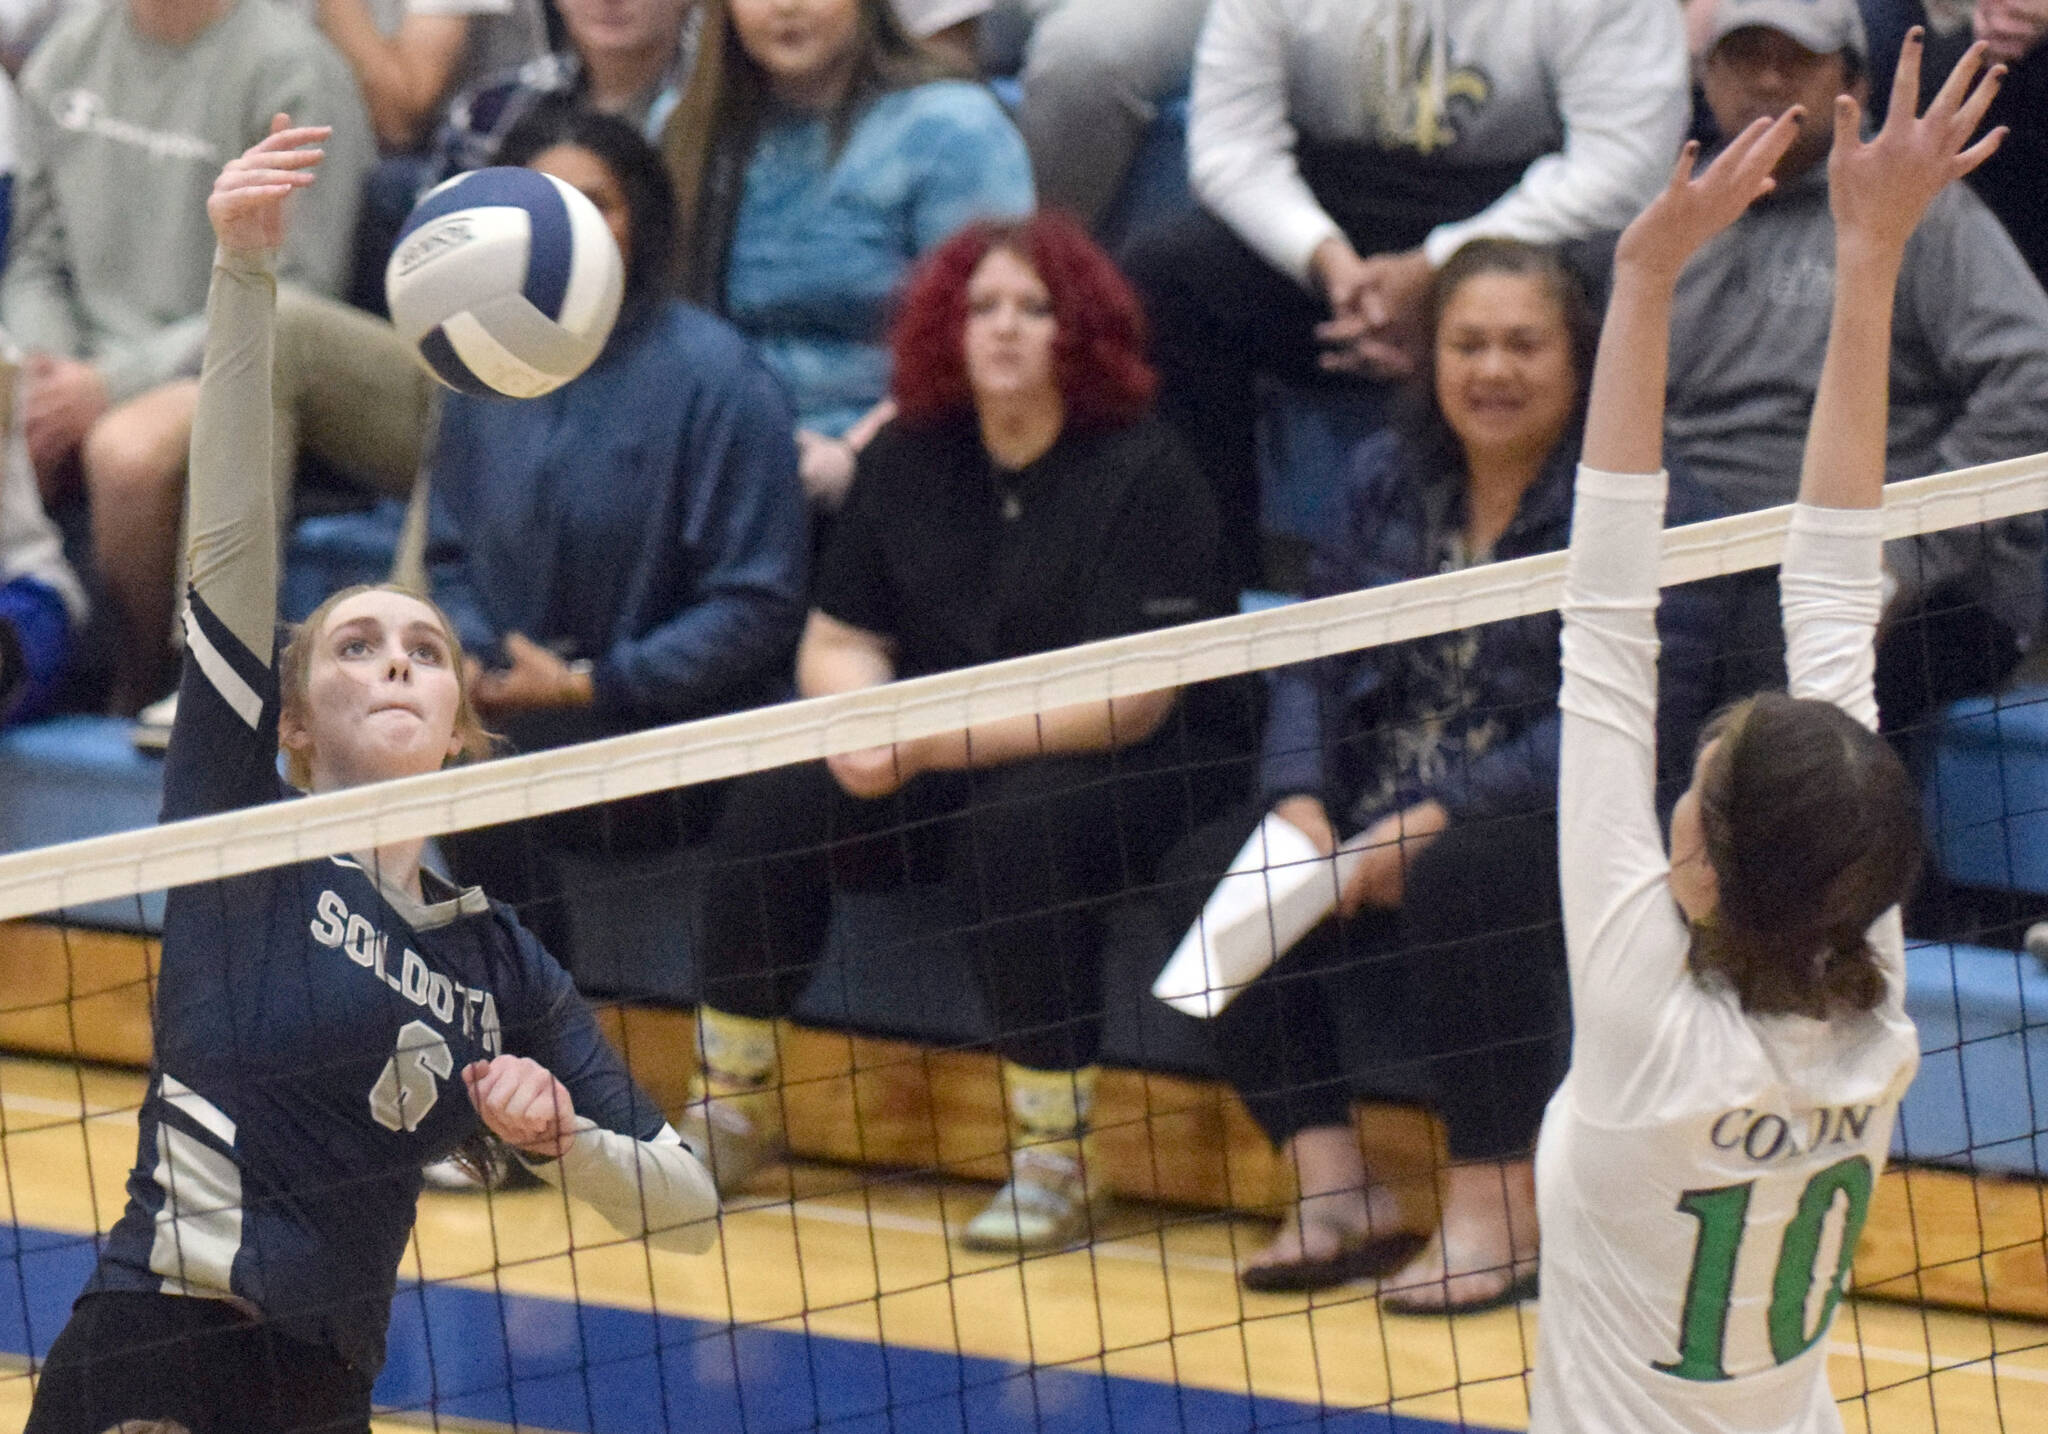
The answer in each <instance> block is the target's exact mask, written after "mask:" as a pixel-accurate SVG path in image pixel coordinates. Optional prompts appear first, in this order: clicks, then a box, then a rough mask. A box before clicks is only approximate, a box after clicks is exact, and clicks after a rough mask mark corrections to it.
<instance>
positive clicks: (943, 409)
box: [689, 214, 1231, 1250]
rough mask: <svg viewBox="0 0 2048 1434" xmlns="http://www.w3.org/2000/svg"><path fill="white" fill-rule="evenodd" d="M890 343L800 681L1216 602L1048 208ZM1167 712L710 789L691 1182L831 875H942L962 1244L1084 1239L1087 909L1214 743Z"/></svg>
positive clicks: (748, 1120) (1134, 341) (1134, 323)
mask: <svg viewBox="0 0 2048 1434" xmlns="http://www.w3.org/2000/svg"><path fill="white" fill-rule="evenodd" d="M894 346H895V383H894V386H895V398H896V400H897V403H898V405H899V407H900V410H901V411H900V415H899V416H898V417H897V418H896V419H895V420H894V421H893V422H891V423H890V424H889V425H888V426H887V427H886V428H884V429H883V430H882V431H881V432H880V433H879V434H878V435H877V436H876V437H875V439H874V441H873V442H872V443H871V444H870V445H869V446H868V447H867V448H866V449H865V450H864V451H863V452H862V454H861V456H860V464H859V468H858V471H857V472H856V474H855V477H854V480H853V485H852V488H851V489H850V490H849V492H848V494H847V499H846V506H845V508H844V509H843V510H842V511H841V513H840V514H839V517H838V520H837V523H836V525H835V527H834V530H833V533H832V536H831V540H830V542H829V544H828V545H827V547H826V550H825V552H824V555H823V558H822V561H821V567H820V569H819V572H818V574H817V578H816V583H815V588H814V592H813V606H812V609H811V614H810V619H809V625H808V627H807V628H806V630H805V633H804V637H803V643H802V646H801V647H800V648H799V650H798V653H797V684H798V686H799V688H800V689H801V690H802V692H803V695H804V696H806V697H818V696H823V695H825V694H828V693H834V692H846V691H850V690H852V689H855V688H862V687H874V686H878V685H880V684H882V683H885V682H892V681H895V680H896V679H898V678H905V677H920V676H924V675H927V674H930V673H934V672H944V671H947V670H950V669H953V668H960V667H967V666H971V665H974V664H978V663H985V662H995V661H999V660H1001V659H1004V658H1011V657H1022V656H1024V655H1026V654H1029V653H1036V652H1044V651H1048V650H1050V649H1053V648H1059V647H1065V646H1069V645H1072V644H1074V643H1080V642H1088V641H1091V640H1094V639H1097V638H1107V637H1116V636H1120V635H1123V634H1126V633H1132V632H1137V631H1140V630H1143V629H1146V628H1153V627H1161V626H1166V625H1168V624H1172V623H1180V622H1188V621H1192V620H1194V619H1198V618H1206V617H1213V616H1217V615H1219V614H1221V613H1223V612H1226V611H1228V610H1229V606H1230V596H1231V595H1230V594H1229V593H1228V592H1227V591H1225V590H1224V589H1223V588H1222V587H1221V586H1220V584H1219V580H1218V578H1219V569H1220V562H1219V558H1218V533H1217V524H1216V514H1215V508H1214V505H1213V504H1212V503H1211V501H1210V497H1209V493H1208V489H1207V487H1206V486H1205V484H1204V481H1203V479H1202V476H1201V474H1200V472H1199V471H1198V470H1197V469H1196V468H1195V467H1194V466H1193V464H1192V463H1191V462H1190V461H1189V459H1188V458H1187V457H1186V456H1185V455H1184V454H1183V453H1182V452H1181V451H1180V449H1179V448H1178V447H1177V446H1176V444H1175V442H1174V439H1173V438H1172V436H1171V434H1170V433H1169V431H1168V430H1167V429H1166V428H1165V426H1164V425H1162V424H1161V423H1160V422H1159V421H1158V420H1157V419H1155V418H1154V417H1152V415H1151V409H1150V404H1151V397H1152V391H1153V384H1154V380H1153V376H1152V372H1151V370H1150V369H1149V368H1148V367H1147V366H1146V364H1145V362H1144V359H1143V358H1142V354H1143V353H1144V323H1143V319H1142V316H1141V314H1140V312H1139V309H1138V304H1137V300H1136V299H1135V298H1134V296H1133V295H1132V292H1131V290H1130V288H1129V287H1128V286H1127V285H1126V284H1125V282H1124V280H1123V278H1122V277H1121V276H1120V275H1119V274H1118V273H1117V271H1116V269H1115V268H1114V266H1113V265H1112V264H1111V263H1110V261H1109V259H1108V258H1107V256H1105V255H1104V254H1103V253H1102V251H1101V250H1099V249H1098V248H1096V247H1095V245H1094V243H1093V242H1092V241H1091V240H1089V238H1088V237H1087V236H1086V234H1084V233H1083V232H1082V230H1081V229H1080V227H1079V226H1078V225H1077V224H1076V223H1075V222H1073V221H1071V220H1068V219H1065V218H1062V217H1060V216H1058V215H1052V214H1042V215H1039V216H1037V217H1035V218H1032V219H1029V220H1025V221H1023V222H1021V223H1017V224H1009V225H995V224H976V225H972V226H970V227H969V228H967V229H966V230H964V231H962V232H961V233H960V234H959V235H957V236H956V237H954V238H953V239H951V240H949V241H948V242H947V243H946V244H944V245H943V246H941V247H940V248H939V249H937V250H936V251H934V252H933V254H932V255H931V256H930V258H929V259H928V260H927V261H926V262H925V264H924V265H923V266H922V267H921V268H920V269H919V271H918V272H917V273H916V274H915V275H914V277H913V278H912V280H911V282H910V285H909V288H908V290H907V292H906V294H905V296H904V301H903V304H902V309H901V317H900V319H899V322H898V324H897V327H896V331H895V335H894ZM1187 706H1188V704H1187V703H1185V702H1183V701H1181V700H1180V696H1179V694H1178V693H1177V692H1176V691H1175V690H1173V689H1167V690H1163V691H1159V692H1152V693H1147V694H1144V695H1142V696H1138V697H1131V698H1119V699H1117V700H1115V701H1112V702H1090V703H1082V704H1078V705H1076V706H1072V707H1065V708H1059V709H1055V710H1051V711H1046V712H1041V713H1038V714H1036V715H1034V716H1030V717H1025V718H1021V719H1017V720H1010V721H1001V722H992V723H988V724H985V725H981V726H976V727H972V728H969V729H965V730H961V731H956V732H948V733H944V734H942V735H939V736H934V737H925V738H920V739H918V740H916V741H910V742H901V743H897V744H895V745H893V746H888V747H879V748H875V749H873V750H870V751H864V752H853V753H847V754H845V755H842V756H838V757H833V758H831V759H829V760H827V761H824V762H811V763H804V764H800V765H797V766H792V767H785V768H780V769H777V770H774V771H768V772H762V773H759V774H757V775H754V776H751V777H747V778H743V779H741V780H740V781H738V782H736V783H734V785H733V788H732V789H731V791H730V793H729V796H728V799H727V802H726V807H725V810H724V812H723V814H722V816H721V819H720V822H719V825H718V828H717V830H716V832H715V834H714V836H713V838H712V842H711V848H712V849H711V852H710V854H709V861H708V863H707V865H708V871H707V874H706V877H705V880H704V883H703V887H702V895H701V898H700V902H701V905H700V916H701V924H700V926H699V931H700V932H701V937H702V943H703V944H702V946H701V948H700V951H699V960H700V966H701V971H702V980H703V992H702V996H703V999H702V1003H701V1006H700V1019H699V1047H700V1055H701V1057H702V1062H701V1068H700V1071H699V1074H698V1076H697V1078H696V1086H695V1089H694V1091H693V1095H694V1100H693V1103H692V1106H691V1110H690V1116H689V1123H690V1124H691V1125H692V1126H693V1128H695V1129H696V1130H697V1131H699V1132H700V1133H702V1134H703V1135H704V1137H705V1139H706V1140H707V1142H708V1148H709V1149H711V1151H712V1152H713V1164H714V1171H715V1173H716V1174H717V1176H718V1179H719V1186H720V1188H721V1190H724V1191H727V1192H730V1191H731V1190H732V1189H734V1188H735V1187H737V1186H738V1185H740V1184H742V1183H743V1182H744V1181H745V1180H746V1179H747V1178H748V1176H750V1175H751V1174H752V1173H753V1171H754V1170H755V1169H756V1168H757V1167H758V1166H759V1165H760V1163H761V1162H762V1161H763V1159H764V1158H766V1157H767V1155H768V1154H769V1153H770V1152H771V1151H772V1150H773V1148H774V1147H775V1145H776V1144H777V1143H778V1139H779V1136H780V1130H781V1099H780V1093H779V1091H778V1090H777V1074H778V1073H777V1068H776V1060H775V1036H774V1029H773V1024H772V1023H773V1021H774V1020H775V1019H776V1018H778V1017H780V1016H783V1015H785V1014H786V1013H787V1012H788V1011H789V1009H790V1006H791V1004H792V1003H793V1002H794V1001H795V999H796V997H797V996H798V995H799V994H800V993H801V991H802V990H803V988H804V986H805V985H806V984H807V983H808V981H809V979H810V976H811V974H812V971H813V969H814V967H815V965H816V963H817V960H818V958H819V956H820V954H821V953H822V951H823V948H824V944H825V935H826V927H827V924H828V921H829V918H830V911H831V895H832V891H833V888H834V887H835V885H836V886H839V887H841V888H849V887H860V888H866V889H871V888H874V887H878V886H894V885H898V884H901V883H904V882H906V881H915V882H931V881H945V882H947V883H949V884H951V885H952V886H953V887H954V888H955V890H956V892H957V893H958V895H959V899H960V902H961V904H962V906H963V908H964V912H965V913H966V915H967V918H968V920H969V921H970V922H971V927H972V933H973V935H972V939H973V941H974V942H975V944H976V946H977V947H978V950H977V952H976V954H977V957H978V958H979V959H978V962H977V965H978V967H979V969H980V971H981V973H982V980H983V987H984V992H985V995H986V999H987V1005H988V1009H989V1014H990V1016H991V1017H992V1018H993V1025H994V1030H995V1036H996V1045H997V1048H998V1050H999V1051H1000V1052H1001V1054H1002V1056H1003V1071H1004V1083H1005V1090H1006V1092H1007V1098H1008V1103H1009V1111H1010V1120H1011V1136H1012V1139H1011V1148H1012V1160H1011V1172H1012V1178H1011V1180H1010V1182H1009V1183H1008V1184H1007V1185H1005V1186H1004V1188H1003V1190H1002V1191H1001V1192H1000V1193H999V1194H998V1195H997V1197H996V1199H995V1200H994V1201H993V1202H992V1203H991V1204H990V1205H989V1207H988V1208H987V1209H986V1210H984V1211H983V1212H982V1213H981V1214H980V1215H979V1216H977V1217H976V1218H975V1219H974V1220H973V1221H972V1222H971V1223H970V1224H969V1225H968V1226H967V1228H966V1230H965V1232H964V1237H963V1238H964V1239H965V1242H966V1243H967V1244H968V1245H970V1246H971V1247H974V1248H981V1249H1002V1250H1020V1249H1046V1248H1059V1247H1063V1246H1066V1245H1069V1244H1072V1243H1074V1242H1076V1241H1077V1240H1084V1239H1086V1238H1087V1237H1088V1234H1089V1230H1090V1224H1091V1218H1092V1215H1093V1213H1094V1210H1095V1206H1096V1201H1097V1199H1098V1198H1099V1195H1100V1188H1099V1185H1098V1184H1097V1183H1096V1182H1094V1181H1093V1180H1092V1179H1091V1174H1092V1172H1091V1171H1090V1168H1089V1166H1090V1149H1089V1141H1088V1138H1087V1136H1088V1117H1089V1109H1090V1104H1091V1097H1092V1092H1093V1087H1094V1076H1095V1068H1094V1061H1095V1048H1096V1040H1097V1032H1098V1027H1099V1024H1100V1006H1101V1001H1100V997H1099V994H1098V987H1099V980H1098V976H1099V973H1098V969H1097V964H1098V951H1099V946H1100V934H1099V928H1100V916H1101V914H1102V912H1103V910H1104V908H1105V907H1106V906H1107V905H1108V904H1109V903H1110V902H1111V901H1112V900H1113V899H1114V898H1115V897H1116V896H1117V895H1118V894H1119V893H1120V892H1121V891H1122V890H1124V889H1125V888H1126V887H1127V886H1128V885H1129V884H1131V883H1134V882H1138V881H1143V880H1146V879H1148V878H1149V876H1150V872H1151V868H1152V865H1153V863H1154V862H1155V860H1156V858H1157V857H1158V855H1159V854H1160V853H1161V852H1163V851H1164V850H1165V849H1166V848H1167V847H1168V846H1169V845H1171V844H1172V843H1173V841H1174V840H1175V839H1176V837H1177V836H1178V835H1180V834H1182V833H1184V832H1186V831H1188V830H1189V829H1190V828H1191V826H1192V825H1193V824H1194V823H1195V822H1197V821H1199V820H1200V819H1201V817H1202V816H1203V814H1204V809H1203V808H1200V807H1196V806H1194V805H1192V803H1193V802H1194V801H1195V800H1196V798H1193V797H1191V796H1190V795H1189V787H1190V785H1191V784H1189V783H1187V782H1185V780H1184V773H1185V772H1186V770H1187V768H1188V766H1189V764H1190V763H1193V762H1198V761H1202V760H1203V759H1204V757H1205V755H1206V756H1207V757H1209V758H1212V759H1213V758H1214V757H1215V756H1218V755H1221V754H1220V753H1219V752H1218V751H1217V750H1216V749H1217V746H1218V745H1219V743H1220V731H1219V730H1218V727H1212V725H1211V724H1209V723H1207V722H1205V721H1203V720H1202V719H1201V718H1198V717H1193V716H1190V714H1189V713H1188V712H1187V710H1186V708H1187ZM1219 725H1220V724H1219ZM1202 785H1204V786H1209V787H1219V786H1224V785H1227V784H1221V783H1204V784H1202ZM1227 795H1228V794H1227V793H1218V794H1216V796H1215V797H1214V798H1211V797H1208V796H1206V795H1205V798H1204V800H1216V799H1227Z"/></svg>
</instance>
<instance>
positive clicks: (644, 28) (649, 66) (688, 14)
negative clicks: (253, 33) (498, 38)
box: [328, 0, 700, 180]
mask: <svg viewBox="0 0 2048 1434" xmlns="http://www.w3.org/2000/svg"><path fill="white" fill-rule="evenodd" d="M328 3H334V0H328ZM556 8H557V10H558V11H559V12H560V14H561V17H562V28H563V30H564V32H565V33H566V35H567V37H568V41H569V47H568V48H567V49H565V50H558V51H556V52H555V53H553V54H551V55H544V56H542V57H541V58H539V59H537V60H532V61H529V62H528V63H526V64H524V65H521V66H520V67H519V68H518V69H516V70H513V71H511V72H509V73H505V74H499V75H496V76H493V77H491V78H490V79H487V80H485V81H484V82H482V83H481V84H479V85H477V86H475V87H474V88H471V89H469V90H466V91H464V92H463V93H462V94H460V95H458V96H456V98H455V101H454V103H453V104H451V105H450V106H449V107H448V119H447V122H446V123H445V124H443V125H442V126H441V132H440V134H439V135H438V136H436V138H435V140H434V165H433V171H432V174H431V178H432V179H434V180H441V179H446V178H447V177H448V176H450V175H452V174H460V173H462V172H463V171H465V170H470V169H482V168H483V167H484V166H486V165H490V164H496V163H498V158H497V155H498V146H499V145H500V144H502V143H503V142H504V138H505V136H506V135H507V134H509V133H511V130H512V127H513V126H514V125H516V124H518V123H519V122H520V121H521V120H522V119H524V118H526V116H527V114H528V113H529V112H530V111H532V110H533V109H534V107H535V106H537V105H539V104H541V103H542V102H544V101H546V100H549V99H553V98H556V97H561V96H566V97H567V98H569V99H571V100H572V101H574V102H575V103H576V104H578V105H580V106H582V107H583V108H585V109H591V110H596V111H597V112H598V113H600V114H608V115H616V116H618V117H619V118H620V119H622V120H624V121H625V122H626V123H627V124H630V125H632V126H633V127H634V128H635V129H637V130H639V131H640V133H641V134H643V135H645V136H646V137H647V138H648V139H649V140H650V141H652V140H654V139H656V138H657V137H658V136H659V135H660V134H661V131H662V127H663V126H664V125H666V124H667V123H668V120H669V116H670V115H671V114H673V113H674V112H675V108H676V104H677V102H678V100H680V99H681V97H682V93H683V85H684V83H685V82H686V81H687V79H688V78H689V74H690V69H691V67H692V66H693V65H694V64H695V63H696V54H697V35H698V31H699V28H700V21H699V18H698V11H699V8H700V7H699V0H556Z"/></svg>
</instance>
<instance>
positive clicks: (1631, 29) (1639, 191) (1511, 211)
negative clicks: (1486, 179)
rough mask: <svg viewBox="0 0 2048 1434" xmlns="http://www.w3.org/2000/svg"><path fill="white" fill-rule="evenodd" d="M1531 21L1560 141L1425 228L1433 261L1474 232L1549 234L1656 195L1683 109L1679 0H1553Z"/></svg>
mask: <svg viewBox="0 0 2048 1434" xmlns="http://www.w3.org/2000/svg"><path fill="white" fill-rule="evenodd" d="M1531 8H1532V9H1534V10H1537V11H1539V12H1541V11H1547V12H1548V13H1547V14H1545V15H1543V16H1542V18H1541V19H1540V21H1539V23H1538V29H1537V36H1538V38H1539V40H1540V43H1541V44H1542V46H1543V53H1544V56H1545V67H1546V68H1547V69H1548V71H1549V73H1550V81H1551V84H1552V85H1553V86H1554V88H1555V94H1556V98H1557V109H1558V113H1559V115H1560V117H1561V118H1562V119H1563V122H1564V145H1563V147H1562V148H1561V149H1559V150H1558V151H1557V152H1556V153H1554V154H1546V155H1544V156H1543V157H1541V158H1540V159H1538V160H1536V161H1535V162H1534V163H1532V164H1531V165H1530V166H1529V167H1528V169H1526V170H1525V171H1523V173H1522V178H1521V180H1520V181H1519V182H1518V183H1517V184H1516V185H1515V187H1514V188H1513V189H1510V190H1509V191H1508V192H1507V193H1506V194H1503V195H1502V196H1501V197H1500V198H1499V199H1497V200H1495V201H1494V202H1493V203H1492V204H1490V205H1488V206H1487V207H1486V208H1485V209H1482V210H1480V211H1479V213H1477V214H1475V215H1473V216H1472V217H1471V218H1470V219H1463V220H1460V221H1458V222H1457V223H1455V224H1443V225H1439V226H1438V227H1437V228H1435V229H1433V230H1431V231H1430V235H1429V237H1428V238H1427V239H1426V240H1424V241H1423V245H1422V252H1423V253H1424V254H1425V255H1427V256H1428V258H1429V262H1430V263H1431V264H1432V265H1441V264H1442V263H1443V262H1444V261H1445V260H1446V259H1448V258H1450V257H1451V255H1453V254H1455V253H1457V252H1458V250H1459V248H1460V247H1461V246H1463V245H1465V244H1466V243H1469V242H1470V241H1471V240H1474V239H1478V238H1482V237H1483V238H1494V239H1521V240H1524V241H1526V242H1528V243H1531V244H1555V243H1558V242H1560V241H1563V240H1567V239H1577V238H1581V237H1583V236H1585V235H1587V234H1592V233H1596V232H1599V231H1602V230H1607V229H1619V228H1621V227H1622V226H1624V225H1625V224H1627V223H1628V222H1629V221H1630V220H1631V219H1633V218H1635V217H1636V215H1637V214H1638V213H1640V212H1641V211H1642V209H1643V207H1644V206H1645V205H1647V204H1648V203H1649V202H1650V201H1651V200H1652V199H1654V198H1656V197H1657V191H1658V190H1660V189H1662V188H1663V187H1664V184H1665V181H1666V180H1667V179H1669V178H1670V175H1671V160H1672V156H1673V155H1675V154H1677V153H1678V146H1679V145H1680V143H1682V142H1683V141H1684V139H1685V127H1686V124H1687V122H1688V120H1690V118H1691V116H1692V86H1691V76H1690V72H1689V70H1688V68H1687V62H1686V54H1685V26H1684V22H1683V20H1682V19H1681V18H1680V13H1679V7H1678V6H1676V5H1666V4H1661V3H1651V4H1647V5H1646V4H1643V3H1641V0H1597V3H1587V0H1552V3H1549V4H1536V5H1533V6H1532V7H1531Z"/></svg>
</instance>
